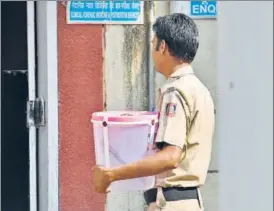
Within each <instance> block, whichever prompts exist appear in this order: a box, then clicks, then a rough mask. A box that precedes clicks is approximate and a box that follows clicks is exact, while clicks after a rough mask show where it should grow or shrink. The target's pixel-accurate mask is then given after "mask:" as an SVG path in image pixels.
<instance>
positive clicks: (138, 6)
mask: <svg viewBox="0 0 274 211" xmlns="http://www.w3.org/2000/svg"><path fill="white" fill-rule="evenodd" d="M67 23H68V24H79V23H83V24H143V23H144V7H143V1H136V0H132V1H121V0H112V1H110V0H109V1H87V0H83V1H69V2H68V3H67Z"/></svg>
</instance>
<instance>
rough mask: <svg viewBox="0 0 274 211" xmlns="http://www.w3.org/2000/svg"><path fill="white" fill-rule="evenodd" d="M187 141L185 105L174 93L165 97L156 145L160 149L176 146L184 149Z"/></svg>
mask: <svg viewBox="0 0 274 211" xmlns="http://www.w3.org/2000/svg"><path fill="white" fill-rule="evenodd" d="M185 139H186V116H185V111H184V103H183V101H181V100H180V96H179V95H178V94H177V93H176V92H175V91H174V92H170V93H166V94H164V95H163V98H162V104H161V110H160V117H159V128H158V133H157V136H156V140H155V144H156V146H157V147H158V148H160V149H161V148H162V147H163V146H164V145H166V144H168V145H174V146H178V147H180V148H182V149H183V147H184V145H185Z"/></svg>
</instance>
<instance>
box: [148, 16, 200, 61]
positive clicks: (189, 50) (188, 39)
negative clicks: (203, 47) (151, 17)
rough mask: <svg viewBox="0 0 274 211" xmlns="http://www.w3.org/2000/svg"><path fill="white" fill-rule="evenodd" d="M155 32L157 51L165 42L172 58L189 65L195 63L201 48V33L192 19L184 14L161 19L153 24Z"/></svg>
mask: <svg viewBox="0 0 274 211" xmlns="http://www.w3.org/2000/svg"><path fill="white" fill-rule="evenodd" d="M153 31H154V32H155V34H156V36H157V38H158V43H157V49H156V50H159V46H160V43H161V41H162V40H164V41H165V42H166V44H167V46H168V48H169V52H170V53H171V55H172V56H174V57H176V58H178V59H182V60H183V62H187V63H191V62H192V61H193V59H194V57H195V55H196V52H197V50H198V47H199V39H198V36H199V33H198V28H197V26H196V24H195V22H194V21H193V20H192V19H191V18H190V17H188V16H187V15H185V14H182V13H173V14H171V15H166V16H163V17H159V18H157V19H156V22H155V23H154V24H153Z"/></svg>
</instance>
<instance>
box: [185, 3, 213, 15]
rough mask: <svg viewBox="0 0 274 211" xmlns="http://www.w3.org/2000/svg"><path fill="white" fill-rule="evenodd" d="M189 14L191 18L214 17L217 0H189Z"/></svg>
mask: <svg viewBox="0 0 274 211" xmlns="http://www.w3.org/2000/svg"><path fill="white" fill-rule="evenodd" d="M190 15H191V17H193V18H216V17H217V1H190Z"/></svg>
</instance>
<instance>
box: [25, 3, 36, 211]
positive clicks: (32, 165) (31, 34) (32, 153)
mask: <svg viewBox="0 0 274 211" xmlns="http://www.w3.org/2000/svg"><path fill="white" fill-rule="evenodd" d="M26 4H27V5H26V6H27V49H28V52H27V55H28V56H27V58H28V72H27V74H28V75H27V76H28V100H30V101H34V100H35V99H36V90H37V89H36V65H35V64H36V61H35V59H36V56H35V9H34V1H27V3H26ZM28 130H29V206H30V207H29V210H30V211H37V203H38V201H37V134H36V127H35V126H34V125H33V126H30V127H29V128H28Z"/></svg>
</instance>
